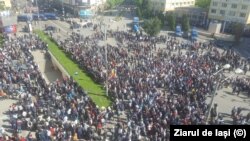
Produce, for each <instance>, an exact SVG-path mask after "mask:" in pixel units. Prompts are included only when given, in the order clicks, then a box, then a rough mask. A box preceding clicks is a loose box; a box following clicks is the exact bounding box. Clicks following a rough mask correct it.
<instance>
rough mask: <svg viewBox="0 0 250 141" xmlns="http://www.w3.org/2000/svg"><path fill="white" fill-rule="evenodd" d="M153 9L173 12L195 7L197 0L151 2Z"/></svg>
mask: <svg viewBox="0 0 250 141" xmlns="http://www.w3.org/2000/svg"><path fill="white" fill-rule="evenodd" d="M151 3H152V5H153V9H154V10H156V11H163V12H164V11H173V10H175V8H179V7H189V6H194V5H195V0H151Z"/></svg>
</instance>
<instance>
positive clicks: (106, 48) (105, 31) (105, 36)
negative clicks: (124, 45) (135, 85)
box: [104, 24, 109, 96]
mask: <svg viewBox="0 0 250 141" xmlns="http://www.w3.org/2000/svg"><path fill="white" fill-rule="evenodd" d="M104 41H105V63H106V96H109V94H108V91H109V88H108V45H107V44H106V43H107V29H106V24H105V25H104Z"/></svg>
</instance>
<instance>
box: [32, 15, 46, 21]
mask: <svg viewBox="0 0 250 141" xmlns="http://www.w3.org/2000/svg"><path fill="white" fill-rule="evenodd" d="M38 17H39V18H38ZM32 19H33V20H35V21H38V20H42V21H47V20H48V19H47V18H46V17H45V16H44V15H43V14H39V15H38V14H33V15H32Z"/></svg>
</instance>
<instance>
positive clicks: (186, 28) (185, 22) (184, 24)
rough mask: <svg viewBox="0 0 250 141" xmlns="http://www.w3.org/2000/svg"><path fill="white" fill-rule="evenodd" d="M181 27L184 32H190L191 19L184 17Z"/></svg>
mask: <svg viewBox="0 0 250 141" xmlns="http://www.w3.org/2000/svg"><path fill="white" fill-rule="evenodd" d="M181 26H182V30H183V31H184V32H188V31H189V29H190V24H189V18H188V16H187V15H183V16H182V21H181Z"/></svg>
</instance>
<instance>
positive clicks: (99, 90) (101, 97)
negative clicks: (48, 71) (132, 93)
mask: <svg viewBox="0 0 250 141" xmlns="http://www.w3.org/2000/svg"><path fill="white" fill-rule="evenodd" d="M35 33H36V34H38V36H39V37H40V39H41V40H42V41H44V42H46V43H47V44H48V49H49V51H50V52H51V53H52V54H53V55H54V57H55V58H56V59H57V60H58V62H59V63H60V64H61V65H62V66H63V67H64V69H65V70H66V71H67V72H68V73H69V75H70V76H72V77H73V78H74V80H75V81H76V82H77V83H78V84H79V85H80V86H81V87H82V88H83V89H84V90H85V91H87V93H88V95H89V96H90V98H91V99H92V100H93V102H94V103H95V104H96V105H98V106H99V107H102V106H104V107H107V106H110V104H111V100H110V99H109V98H108V97H107V96H106V94H105V90H104V89H103V87H102V85H100V84H97V83H96V82H94V81H93V79H92V78H91V77H90V76H89V75H88V74H87V73H86V72H85V71H83V70H82V69H81V68H79V66H78V64H76V63H75V62H74V61H73V60H71V59H70V58H69V57H68V56H67V55H66V54H65V52H64V51H63V50H62V49H60V48H59V47H58V46H57V44H56V43H55V42H54V41H53V39H52V38H51V37H49V36H48V35H46V34H45V33H44V32H43V31H40V30H36V31H35ZM75 72H77V73H78V74H77V75H75Z"/></svg>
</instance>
